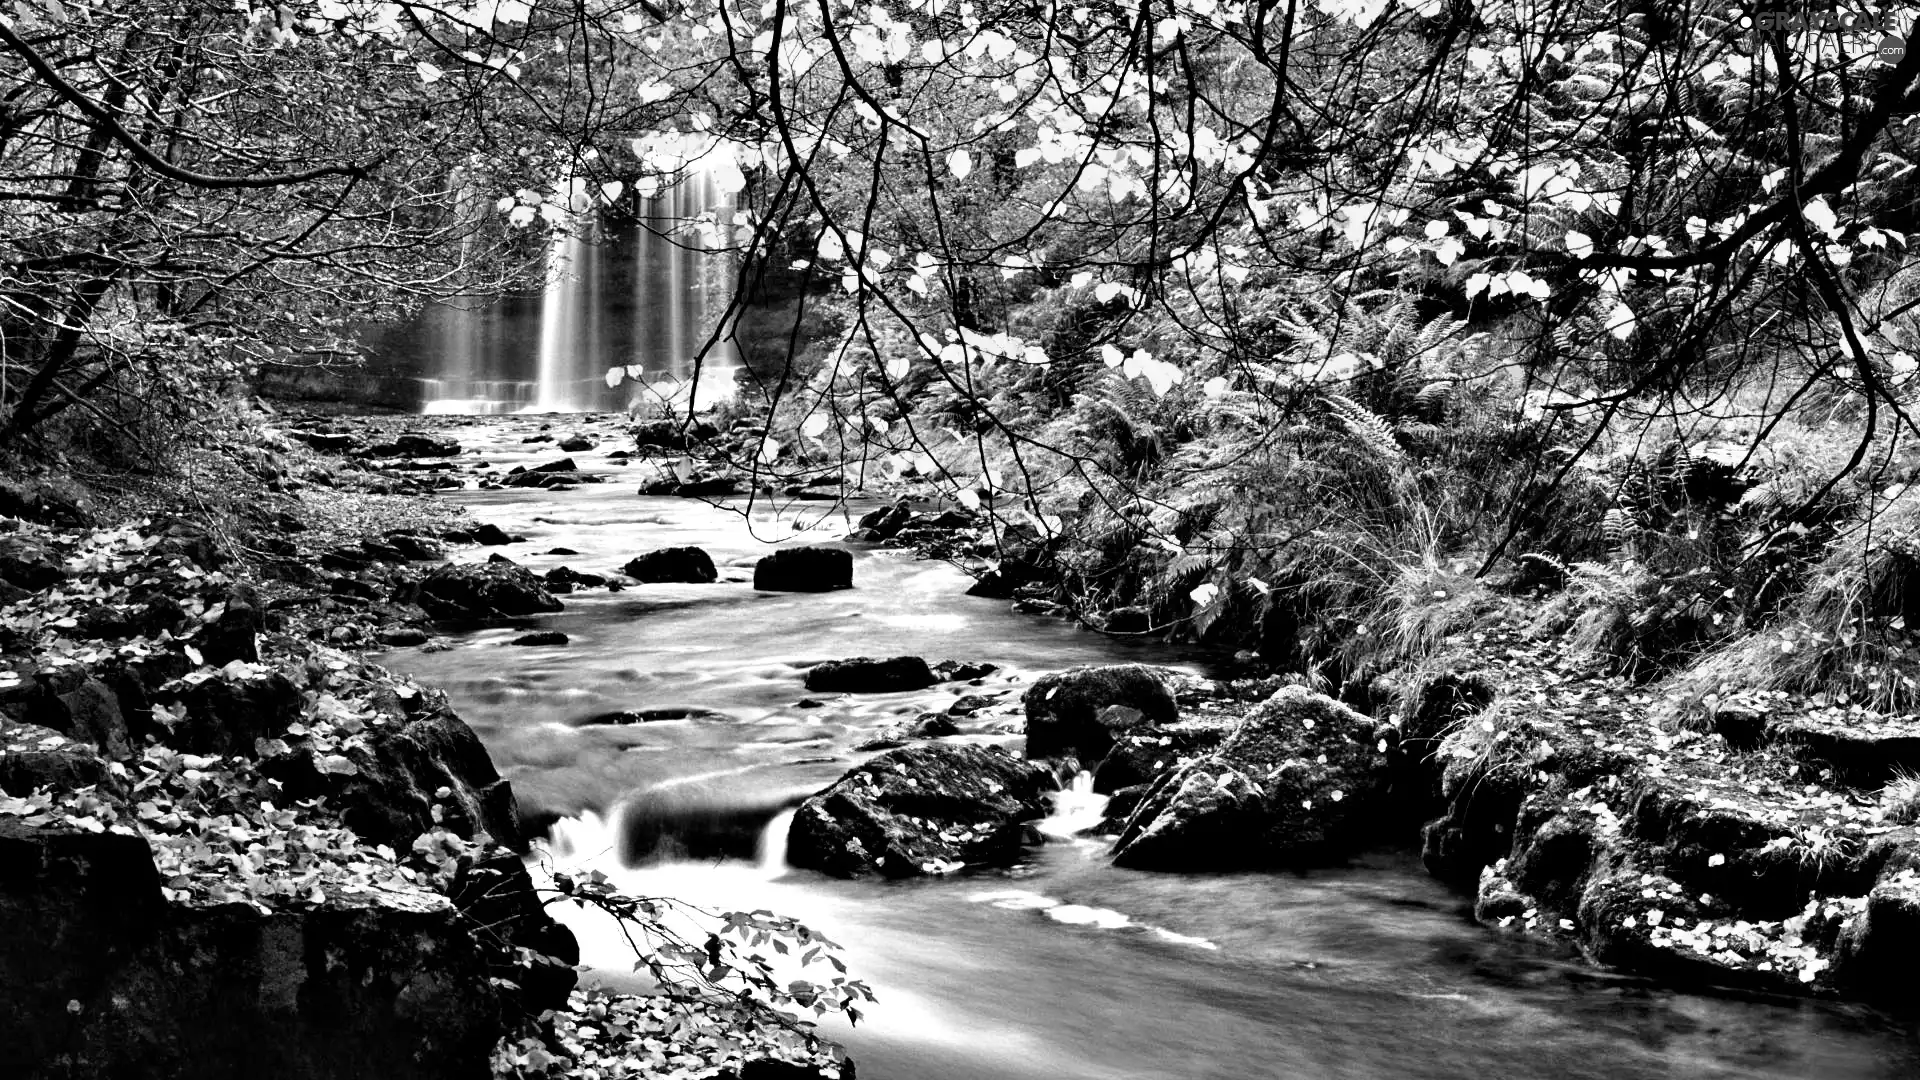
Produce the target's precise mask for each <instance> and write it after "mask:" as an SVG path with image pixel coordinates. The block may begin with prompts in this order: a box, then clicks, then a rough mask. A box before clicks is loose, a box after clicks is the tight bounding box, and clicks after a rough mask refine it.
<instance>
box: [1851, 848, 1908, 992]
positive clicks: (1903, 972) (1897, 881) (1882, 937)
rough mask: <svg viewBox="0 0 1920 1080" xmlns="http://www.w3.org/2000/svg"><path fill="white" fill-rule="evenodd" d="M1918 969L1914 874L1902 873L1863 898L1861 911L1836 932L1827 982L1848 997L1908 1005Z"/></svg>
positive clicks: (1887, 880) (1892, 876)
mask: <svg viewBox="0 0 1920 1080" xmlns="http://www.w3.org/2000/svg"><path fill="white" fill-rule="evenodd" d="M1916 970H1920V872H1916V871H1915V870H1913V869H1906V870H1902V871H1900V872H1899V873H1897V874H1893V875H1890V876H1889V877H1888V878H1887V879H1886V880H1884V881H1881V882H1880V883H1879V884H1877V885H1875V886H1874V887H1873V890H1872V891H1871V892H1869V893H1868V894H1867V904H1866V910H1865V911H1863V912H1861V913H1860V914H1859V915H1856V916H1854V917H1853V918H1852V919H1851V920H1849V921H1848V923H1847V925H1846V926H1845V927H1844V928H1843V929H1842V930H1841V931H1840V935H1839V941H1838V947H1837V948H1836V950H1835V956H1834V971H1833V980H1834V982H1835V983H1836V984H1837V985H1838V986H1840V987H1841V988H1842V989H1844V990H1846V991H1848V992H1849V993H1854V994H1858V995H1860V996H1862V997H1866V998H1871V999H1874V1000H1879V1001H1886V1002H1894V1001H1911V1000H1912V999H1913V973H1914V972H1915V971H1916Z"/></svg>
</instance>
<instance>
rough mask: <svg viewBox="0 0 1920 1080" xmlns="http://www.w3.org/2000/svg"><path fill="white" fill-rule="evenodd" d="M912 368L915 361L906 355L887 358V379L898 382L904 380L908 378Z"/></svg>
mask: <svg viewBox="0 0 1920 1080" xmlns="http://www.w3.org/2000/svg"><path fill="white" fill-rule="evenodd" d="M912 368H913V361H912V360H910V359H908V358H907V357H906V356H904V355H902V356H889V357H888V358H887V378H889V379H893V380H896V381H898V380H900V379H904V378H906V377H907V372H908V371H910V370H912Z"/></svg>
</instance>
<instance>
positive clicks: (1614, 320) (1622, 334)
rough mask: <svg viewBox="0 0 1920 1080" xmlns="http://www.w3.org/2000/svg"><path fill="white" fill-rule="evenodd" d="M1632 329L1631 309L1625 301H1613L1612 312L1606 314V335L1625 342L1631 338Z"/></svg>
mask: <svg viewBox="0 0 1920 1080" xmlns="http://www.w3.org/2000/svg"><path fill="white" fill-rule="evenodd" d="M1633 328H1634V318H1633V309H1632V308H1630V307H1628V306H1627V305H1626V302H1625V301H1622V300H1616V301H1614V304H1613V310H1612V311H1610V312H1608V313H1607V333H1609V334H1612V335H1613V336H1614V337H1616V338H1619V339H1620V340H1621V341H1625V340H1627V339H1628V338H1630V337H1632V336H1633Z"/></svg>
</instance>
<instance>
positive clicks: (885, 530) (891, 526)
mask: <svg viewBox="0 0 1920 1080" xmlns="http://www.w3.org/2000/svg"><path fill="white" fill-rule="evenodd" d="M912 519H913V508H912V507H909V506H908V505H907V504H906V503H904V502H902V503H895V504H893V505H891V506H882V507H880V508H879V509H877V510H869V511H867V512H866V513H865V514H862V515H861V516H860V521H859V526H860V528H861V529H863V530H865V531H867V532H869V533H871V534H872V538H873V539H875V540H891V539H892V538H893V537H894V535H895V534H897V533H899V531H900V530H901V529H904V528H906V527H907V522H908V521H910V520H912Z"/></svg>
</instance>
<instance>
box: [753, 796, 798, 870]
mask: <svg viewBox="0 0 1920 1080" xmlns="http://www.w3.org/2000/svg"><path fill="white" fill-rule="evenodd" d="M793 814H794V811H793V810H791V809H788V810H782V811H780V812H779V813H778V814H775V815H774V817H773V820H772V821H769V822H767V828H766V830H765V831H764V832H762V833H761V834H760V849H759V851H758V852H756V853H755V856H754V863H755V865H757V866H758V867H759V869H760V876H761V877H764V878H766V879H767V880H769V881H772V880H773V879H775V878H778V877H781V876H782V875H784V874H786V872H787V871H788V870H790V869H792V867H790V866H788V865H787V834H788V833H789V832H791V831H792V830H793Z"/></svg>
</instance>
